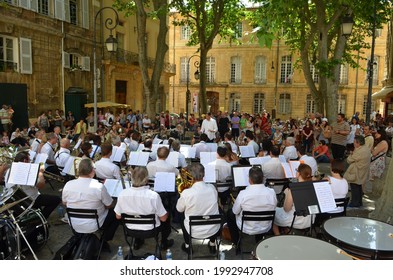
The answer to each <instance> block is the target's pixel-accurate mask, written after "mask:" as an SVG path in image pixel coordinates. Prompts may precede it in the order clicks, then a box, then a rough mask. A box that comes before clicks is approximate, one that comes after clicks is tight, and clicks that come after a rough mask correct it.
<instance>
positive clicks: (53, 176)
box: [43, 171, 65, 183]
mask: <svg viewBox="0 0 393 280" xmlns="http://www.w3.org/2000/svg"><path fill="white" fill-rule="evenodd" d="M43 175H44V178H45V179H49V180H54V181H57V182H60V183H64V182H65V178H64V177H63V176H61V175H56V174H54V173H51V172H48V171H44V173H43Z"/></svg>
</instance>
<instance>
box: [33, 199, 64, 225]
mask: <svg viewBox="0 0 393 280" xmlns="http://www.w3.org/2000/svg"><path fill="white" fill-rule="evenodd" d="M60 202H61V198H60V197H59V196H56V195H49V194H40V195H39V196H38V197H37V198H36V200H35V201H34V204H33V208H38V209H41V212H42V215H44V217H45V219H48V217H49V215H50V214H51V213H52V212H53V210H55V209H56V207H57V206H58V205H59V204H60Z"/></svg>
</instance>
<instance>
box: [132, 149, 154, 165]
mask: <svg viewBox="0 0 393 280" xmlns="http://www.w3.org/2000/svg"><path fill="white" fill-rule="evenodd" d="M149 155H150V153H145V152H131V153H130V158H129V160H128V161H127V165H137V166H146V165H147V162H148V161H149Z"/></svg>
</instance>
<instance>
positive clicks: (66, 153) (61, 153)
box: [55, 148, 70, 176]
mask: <svg viewBox="0 0 393 280" xmlns="http://www.w3.org/2000/svg"><path fill="white" fill-rule="evenodd" d="M69 157H70V150H68V149H66V148H60V150H58V151H57V153H56V154H55V160H56V165H57V167H59V169H60V170H63V168H64V166H65V164H66V162H67V160H68V159H69ZM60 174H61V175H63V176H65V175H66V174H65V173H63V172H60Z"/></svg>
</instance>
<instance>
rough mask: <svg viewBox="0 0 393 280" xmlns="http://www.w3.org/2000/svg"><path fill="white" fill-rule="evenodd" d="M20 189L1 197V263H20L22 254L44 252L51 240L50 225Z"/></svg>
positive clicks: (15, 188) (7, 191)
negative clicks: (13, 260)
mask: <svg viewBox="0 0 393 280" xmlns="http://www.w3.org/2000/svg"><path fill="white" fill-rule="evenodd" d="M33 204H34V201H33V200H32V199H31V198H30V197H29V196H27V195H26V194H25V193H24V192H23V190H22V189H21V188H20V187H13V188H8V189H5V190H3V192H2V193H1V194H0V260H12V259H17V260H20V259H21V258H22V257H24V256H23V254H22V253H23V252H25V251H27V250H30V252H31V253H32V255H33V257H34V259H37V256H36V255H35V253H34V251H35V250H39V249H41V248H42V247H43V246H44V245H45V244H46V242H47V240H48V234H49V231H48V222H47V221H46V219H45V217H44V216H43V215H42V213H41V210H39V209H32V206H33Z"/></svg>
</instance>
